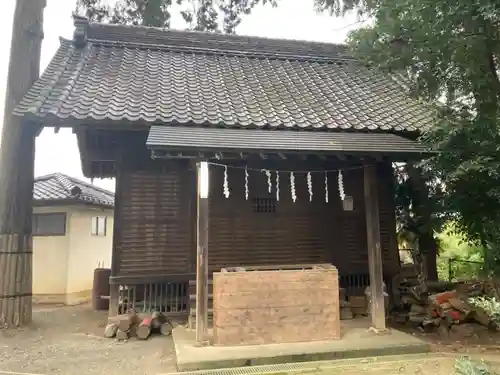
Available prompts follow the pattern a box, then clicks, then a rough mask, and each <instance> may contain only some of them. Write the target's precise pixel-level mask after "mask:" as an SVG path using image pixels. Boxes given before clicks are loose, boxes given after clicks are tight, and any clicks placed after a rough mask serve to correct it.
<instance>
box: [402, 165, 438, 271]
mask: <svg viewBox="0 0 500 375" xmlns="http://www.w3.org/2000/svg"><path fill="white" fill-rule="evenodd" d="M406 170H407V172H408V177H409V184H410V194H411V202H412V210H413V213H414V217H415V220H416V223H415V228H416V232H415V233H416V235H417V240H418V252H419V254H420V257H421V262H422V264H421V267H422V272H423V274H424V277H425V279H427V280H437V278H438V275H437V259H436V258H437V255H438V254H437V253H438V248H437V242H436V239H435V238H434V228H433V227H432V222H431V218H432V212H431V207H430V204H431V203H430V200H429V189H428V187H427V186H426V184H425V180H424V179H423V178H422V174H421V173H422V171H421V170H420V168H418V167H417V166H415V165H414V164H412V163H407V164H406Z"/></svg>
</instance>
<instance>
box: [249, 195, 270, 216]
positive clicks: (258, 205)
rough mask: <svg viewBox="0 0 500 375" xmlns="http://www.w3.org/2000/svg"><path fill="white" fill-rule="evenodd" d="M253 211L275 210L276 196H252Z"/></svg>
mask: <svg viewBox="0 0 500 375" xmlns="http://www.w3.org/2000/svg"><path fill="white" fill-rule="evenodd" d="M252 210H253V212H266V213H274V212H276V198H252Z"/></svg>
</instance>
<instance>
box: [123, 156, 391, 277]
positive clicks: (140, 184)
mask: <svg viewBox="0 0 500 375" xmlns="http://www.w3.org/2000/svg"><path fill="white" fill-rule="evenodd" d="M269 163H274V164H269ZM251 166H252V167H253V168H255V169H256V170H252V171H249V178H248V180H249V182H248V184H249V186H248V187H249V199H248V200H246V199H245V176H244V170H243V169H233V168H229V169H228V184H229V189H230V196H229V198H228V199H226V198H225V197H224V194H223V184H224V169H223V168H221V167H211V170H210V197H209V205H210V208H209V248H208V256H209V267H210V270H211V271H218V270H220V268H222V267H228V266H241V265H248V266H252V265H269V264H274V265H280V264H300V263H331V264H333V265H335V266H336V267H337V268H338V270H339V274H340V275H341V276H342V277H350V276H351V275H353V276H356V277H358V276H359V277H363V280H364V281H363V283H365V282H366V281H367V280H368V278H367V276H368V251H367V245H366V219H365V210H364V188H363V169H362V168H360V167H359V166H358V168H353V165H352V164H351V165H347V164H346V163H342V162H337V163H336V164H335V165H327V166H325V165H319V163H318V162H316V163H311V162H309V164H308V165H307V164H306V163H305V162H302V165H301V164H300V163H299V162H298V163H295V162H294V163H293V164H291V163H290V162H288V164H287V163H286V162H283V161H282V162H279V161H278V162H276V161H275V162H269V161H261V162H260V163H256V164H255V165H253V164H252V165H251ZM261 168H269V169H274V170H276V169H277V170H294V169H298V170H312V169H319V170H322V169H333V170H335V169H336V168H340V169H344V185H345V193H346V194H347V195H351V196H353V198H354V210H353V211H344V210H343V209H342V204H341V201H340V198H339V193H338V185H337V173H336V172H331V173H329V175H328V178H329V201H328V202H325V198H324V191H325V187H324V174H322V173H317V174H313V177H312V190H313V199H312V201H311V202H310V201H309V193H308V187H307V180H306V173H296V174H295V178H296V184H295V190H296V194H297V200H296V202H293V201H292V199H291V194H290V190H291V187H290V182H289V179H290V177H289V174H288V173H281V174H280V193H279V194H280V199H279V201H276V202H275V203H274V205H275V209H272V210H271V211H272V212H258V210H255V208H254V203H255V202H254V199H255V198H256V199H260V198H264V199H267V198H269V199H271V200H272V199H273V198H274V197H276V185H275V181H276V176H275V174H274V173H273V176H272V188H271V192H270V193H269V192H268V184H267V176H266V175H265V174H264V173H263V172H261V171H260V169H261ZM391 173H392V170H391V167H390V164H381V165H380V168H379V170H378V179H379V184H378V193H379V208H380V228H381V242H382V249H383V262H384V273H385V274H386V275H387V276H388V277H390V276H392V275H394V274H395V273H397V272H398V269H399V257H398V252H397V242H396V225H395V217H394V204H393V195H392V190H391V183H392V175H391ZM195 187H196V174H195V170H194V167H193V165H189V164H188V163H187V162H186V161H165V160H160V161H155V162H149V163H148V164H146V165H139V166H135V167H134V168H130V166H127V169H123V170H122V171H121V173H120V174H119V177H118V179H117V191H119V193H118V194H119V196H117V203H116V204H117V205H120V208H119V210H121V211H120V212H121V214H120V215H119V217H120V220H122V221H123V222H122V223H120V229H119V231H118V232H117V243H116V245H117V248H116V254H117V258H116V268H115V273H114V276H118V277H119V278H123V280H126V279H127V278H131V277H135V278H136V279H137V277H139V275H142V277H143V278H144V281H142V282H148V281H146V278H147V276H151V277H154V276H165V277H168V276H169V275H176V276H179V275H181V274H191V275H192V274H193V273H194V271H195V263H196V262H195V260H196V257H195V254H196V231H195V228H196V190H195ZM117 207H118V206H117ZM117 209H118V208H117ZM145 275H146V276H145ZM127 282H128V281H127ZM139 283H140V281H139Z"/></svg>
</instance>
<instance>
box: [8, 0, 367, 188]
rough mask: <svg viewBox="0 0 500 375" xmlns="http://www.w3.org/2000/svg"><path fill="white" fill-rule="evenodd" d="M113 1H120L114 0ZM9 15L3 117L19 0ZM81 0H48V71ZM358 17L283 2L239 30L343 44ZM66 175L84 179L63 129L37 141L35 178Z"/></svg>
mask: <svg viewBox="0 0 500 375" xmlns="http://www.w3.org/2000/svg"><path fill="white" fill-rule="evenodd" d="M109 1H110V2H113V1H114V0H109ZM2 3H3V4H2V5H3V7H2V9H3V11H4V15H3V17H2V23H1V24H0V50H1V51H4V53H3V54H2V57H1V58H0V116H1V114H3V105H4V95H5V85H6V77H7V71H8V64H9V61H8V59H9V53H8V51H9V50H10V42H11V34H12V18H13V14H14V6H15V0H3V1H2ZM75 3H76V0H48V1H47V7H46V8H45V14H44V33H45V38H44V41H43V47H42V61H41V69H42V71H43V70H44V69H45V68H46V66H47V64H48V63H49V62H50V59H51V58H52V56H53V55H54V54H55V53H56V51H57V48H58V47H59V37H65V38H71V37H72V35H73V20H72V17H71V13H72V10H73V9H74V6H75ZM358 21H359V19H358V18H357V17H356V16H355V15H350V16H346V17H344V18H335V17H332V16H330V15H328V14H318V13H316V12H315V11H314V8H313V0H280V5H279V6H278V7H277V8H272V7H271V6H258V7H256V8H255V9H254V10H253V11H252V13H251V14H250V15H248V16H246V18H244V19H243V21H242V23H241V24H240V26H239V27H238V28H237V30H236V31H237V33H238V34H240V35H253V36H263V37H268V38H285V39H302V40H311V41H321V42H332V43H342V42H343V41H344V40H345V37H346V36H347V33H348V32H349V31H351V30H353V29H354V28H356V27H359V26H361V25H362V23H359V22H358ZM171 26H172V28H178V29H182V28H183V26H184V25H183V21H182V19H181V17H180V16H178V15H176V14H174V16H173V19H172V25H171ZM53 172H61V173H65V174H67V175H70V176H73V177H77V178H81V179H84V178H83V174H82V170H81V164H80V157H79V151H78V146H77V143H76V137H75V136H74V135H73V134H71V130H69V129H61V131H60V132H59V133H58V134H55V133H54V130H53V128H46V129H44V130H43V131H42V133H41V135H40V136H39V137H38V138H37V142H36V159H35V176H41V175H44V174H48V173H53ZM94 183H95V184H96V185H99V186H102V187H104V188H107V189H110V190H114V181H113V180H111V179H108V180H95V181H94Z"/></svg>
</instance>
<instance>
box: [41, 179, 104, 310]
mask: <svg viewBox="0 0 500 375" xmlns="http://www.w3.org/2000/svg"><path fill="white" fill-rule="evenodd" d="M113 206H114V194H113V193H112V192H110V191H107V190H104V189H101V188H99V187H97V186H94V185H91V184H88V183H86V182H83V181H80V180H77V179H75V178H73V177H69V176H66V175H63V174H61V173H55V174H50V175H47V176H42V177H37V178H36V179H35V183H34V189H33V301H34V302H37V303H64V304H77V303H82V302H86V301H89V300H90V298H91V295H92V281H93V274H94V269H95V268H97V267H105V268H109V267H110V266H111V248H112V239H113Z"/></svg>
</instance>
